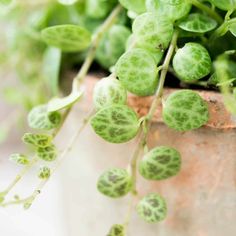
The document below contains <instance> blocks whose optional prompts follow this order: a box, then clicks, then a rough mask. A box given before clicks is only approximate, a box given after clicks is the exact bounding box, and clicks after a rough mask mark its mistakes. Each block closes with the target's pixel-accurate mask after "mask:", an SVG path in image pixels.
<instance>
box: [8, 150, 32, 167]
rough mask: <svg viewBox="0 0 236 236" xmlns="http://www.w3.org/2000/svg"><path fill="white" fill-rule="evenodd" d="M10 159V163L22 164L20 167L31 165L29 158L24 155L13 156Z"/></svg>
mask: <svg viewBox="0 0 236 236" xmlns="http://www.w3.org/2000/svg"><path fill="white" fill-rule="evenodd" d="M9 159H10V161H13V162H15V163H17V164H20V165H28V164H29V159H28V157H27V156H25V155H23V154H20V153H14V154H11V156H10V158H9Z"/></svg>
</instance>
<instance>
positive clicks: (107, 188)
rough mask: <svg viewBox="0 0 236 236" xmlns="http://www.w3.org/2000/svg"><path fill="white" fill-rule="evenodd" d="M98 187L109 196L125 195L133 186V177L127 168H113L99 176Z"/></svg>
mask: <svg viewBox="0 0 236 236" xmlns="http://www.w3.org/2000/svg"><path fill="white" fill-rule="evenodd" d="M97 188H98V190H99V192H101V193H102V194H104V195H106V196H108V197H112V198H119V197H123V196H124V195H126V194H127V193H128V192H129V191H130V190H131V188H132V178H131V176H130V175H129V173H128V172H127V171H126V170H125V169H120V168H112V169H109V170H107V171H105V172H104V173H103V174H102V175H101V176H100V177H99V179H98V182H97Z"/></svg>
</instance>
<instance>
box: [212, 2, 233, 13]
mask: <svg viewBox="0 0 236 236" xmlns="http://www.w3.org/2000/svg"><path fill="white" fill-rule="evenodd" d="M210 1H211V2H212V3H213V4H214V5H215V6H216V7H218V8H220V9H221V10H225V11H228V10H234V9H236V0H210Z"/></svg>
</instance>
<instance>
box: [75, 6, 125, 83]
mask: <svg viewBox="0 0 236 236" xmlns="http://www.w3.org/2000/svg"><path fill="white" fill-rule="evenodd" d="M121 10H122V7H121V5H118V6H117V7H116V8H115V9H114V10H113V11H112V13H111V14H110V16H109V17H108V18H107V19H106V21H105V22H104V23H103V24H102V26H101V27H100V28H99V29H98V31H97V33H96V34H95V35H94V37H93V40H92V44H91V46H90V48H89V51H88V54H87V57H86V59H85V61H84V63H83V65H82V67H81V69H80V71H79V73H78V74H77V75H76V77H75V79H74V83H77V84H78V86H79V85H80V84H81V83H82V82H83V80H84V78H85V75H86V74H87V72H88V69H89V68H90V66H91V64H92V62H93V60H94V57H95V54H96V50H97V48H98V46H99V43H100V41H101V38H102V36H103V35H104V32H106V31H107V30H108V29H109V28H110V27H111V26H112V25H113V24H114V22H115V21H116V19H117V16H118V15H119V14H120V12H121Z"/></svg>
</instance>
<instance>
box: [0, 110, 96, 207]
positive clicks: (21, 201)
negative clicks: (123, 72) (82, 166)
mask: <svg viewBox="0 0 236 236" xmlns="http://www.w3.org/2000/svg"><path fill="white" fill-rule="evenodd" d="M93 114H94V110H92V111H91V112H90V113H89V114H88V116H87V117H86V118H85V119H84V121H83V123H82V124H81V126H80V127H79V128H78V130H76V132H75V133H74V135H73V136H72V138H71V140H70V142H69V143H68V145H67V146H66V148H65V149H64V150H63V152H62V153H61V155H60V157H59V160H58V161H57V162H56V164H55V166H54V167H53V169H52V170H51V175H52V174H54V173H55V172H56V170H57V169H58V167H59V166H60V165H61V164H62V162H63V161H64V159H65V158H66V157H67V155H68V153H69V152H70V151H71V149H72V147H73V146H74V144H75V142H76V140H77V138H78V136H79V135H80V134H81V133H82V131H83V130H84V128H85V127H86V126H87V124H88V122H89V120H90V118H91V116H92V115H93ZM49 179H50V178H47V179H42V180H41V181H40V182H39V184H38V186H37V187H36V188H35V190H34V191H33V193H32V194H31V195H30V196H28V197H26V198H23V199H17V200H13V201H9V202H5V203H2V204H1V206H3V207H5V206H9V205H14V204H24V206H25V208H29V207H30V206H31V204H32V203H33V201H34V200H35V198H36V197H37V196H38V195H39V194H40V193H41V191H42V189H43V188H44V186H45V185H46V183H47V182H48V181H49ZM25 204H26V205H25Z"/></svg>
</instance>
